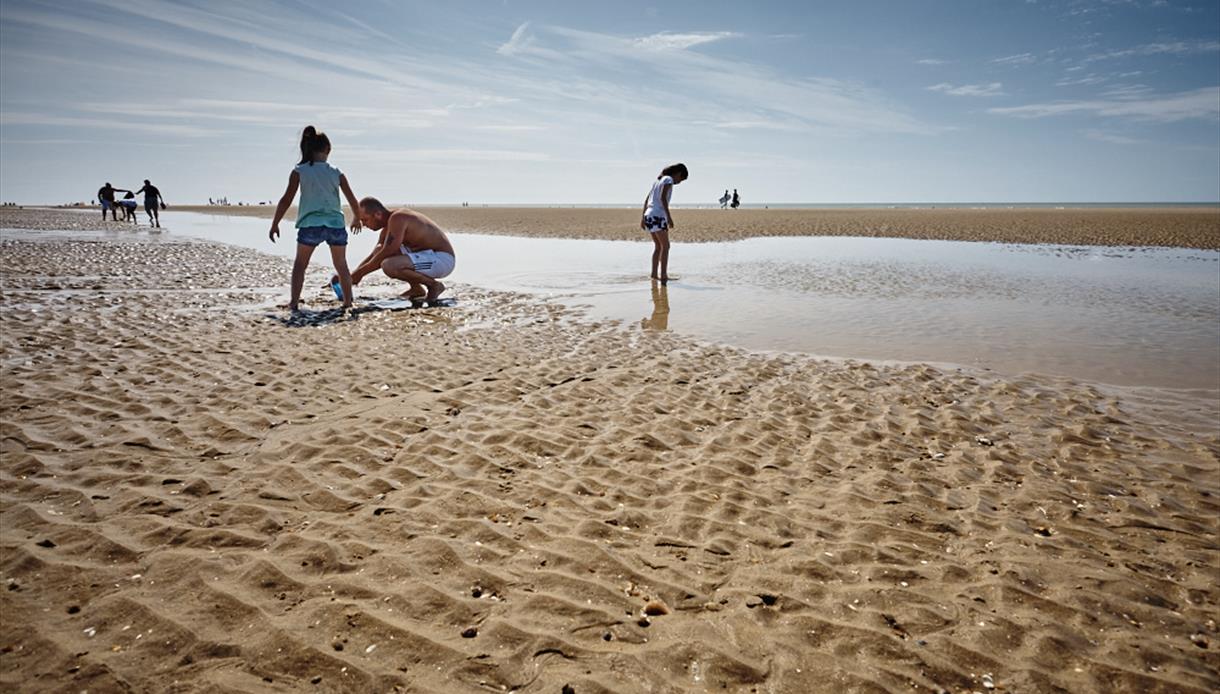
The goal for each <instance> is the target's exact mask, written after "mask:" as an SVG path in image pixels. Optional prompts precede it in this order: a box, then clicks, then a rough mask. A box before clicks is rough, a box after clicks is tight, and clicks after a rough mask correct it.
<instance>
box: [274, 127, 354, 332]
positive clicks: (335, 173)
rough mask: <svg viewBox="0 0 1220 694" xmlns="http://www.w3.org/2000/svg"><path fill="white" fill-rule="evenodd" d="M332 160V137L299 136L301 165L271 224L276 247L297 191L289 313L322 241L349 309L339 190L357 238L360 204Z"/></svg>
mask: <svg viewBox="0 0 1220 694" xmlns="http://www.w3.org/2000/svg"><path fill="white" fill-rule="evenodd" d="M328 156H330V138H329V137H327V136H326V134H325V133H320V132H318V131H317V130H316V129H315V128H314V127H313V126H312V125H309V126H306V127H305V132H303V133H301V163H300V164H297V165H296V167H295V168H294V169H293V170H292V173H291V174H290V175H289V176H288V189H287V190H285V191H284V197H282V198H280V204H279V205H278V206H277V207H276V208H275V219H273V220H271V231H270V233H269V234H268V236H269V237H270V238H271V242H272V243H275V237H277V236H279V235H280V220H281V219H283V218H284V213H286V212H287V211H288V208H289V207H290V206H291V205H292V201H293V199H295V198H296V195H297V188H300V189H301V203H300V205H298V206H297V257H296V262H294V263H293V264H292V300H291V301H289V302H288V310H290V311H296V310H297V305H298V304H299V302H300V300H301V288H302V287H303V286H304V285H305V270H306V269H307V268H308V267H309V258H310V257H311V256H312V255H313V249H314V248H317V246H318V244H320V243H322V242H323V241H325V242H326V245H328V246H330V257H331V260H332V261H333V262H334V264H335V273H336V274H338V275H339V285H340V286H341V287H342V289H343V307H344V308H351V305H352V275H351V272H349V271H348V269H347V230H346V229H344V219H343V208H342V207H340V206H339V191H340V190H342V191H343V196H344V197H346V198H347V204H348V205H349V206H351V208H352V233H353V234H357V233H360V215H359V210H360V204H359V203H358V202H357V201H356V195H355V194H354V193H352V189H351V186H349V185H348V184H347V177H346V176H344V175H343V173H342V172H341V171H339V169H336V168H335V167H333V166H331V165H330V164H328V163H327V162H326V158H327V157H328Z"/></svg>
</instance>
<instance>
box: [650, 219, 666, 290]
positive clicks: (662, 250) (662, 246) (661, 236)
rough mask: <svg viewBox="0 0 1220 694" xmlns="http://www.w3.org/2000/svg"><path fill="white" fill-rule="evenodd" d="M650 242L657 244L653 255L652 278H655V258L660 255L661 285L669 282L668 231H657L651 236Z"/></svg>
mask: <svg viewBox="0 0 1220 694" xmlns="http://www.w3.org/2000/svg"><path fill="white" fill-rule="evenodd" d="M652 240H653V242H654V243H656V244H657V250H656V251H655V252H654V253H653V258H654V260H653V265H652V276H653V277H656V276H657V267H656V266H657V261H656V257H657V255H658V254H659V255H660V264H661V278H660V279H661V284H665V283H666V282H668V281H669V231H668V230H666V231H658V232H657V233H655V234H653V235H652Z"/></svg>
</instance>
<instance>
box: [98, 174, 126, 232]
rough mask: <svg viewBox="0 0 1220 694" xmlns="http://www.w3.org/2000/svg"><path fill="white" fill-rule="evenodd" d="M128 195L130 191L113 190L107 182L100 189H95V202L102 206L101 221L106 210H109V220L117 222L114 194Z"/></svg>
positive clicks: (104, 216) (117, 215)
mask: <svg viewBox="0 0 1220 694" xmlns="http://www.w3.org/2000/svg"><path fill="white" fill-rule="evenodd" d="M116 192H117V193H130V192H131V191H130V190H125V189H123V188H115V187H114V186H112V185H110V183H109V182H107V183H106V185H104V186H102V187H101V188H98V189H97V201H98V202H100V203H101V204H102V219H105V218H106V210H110V218H111V219H113V220H114V221H116V222H117V221H119V213H118V210H116V209H114V194H115V193H116Z"/></svg>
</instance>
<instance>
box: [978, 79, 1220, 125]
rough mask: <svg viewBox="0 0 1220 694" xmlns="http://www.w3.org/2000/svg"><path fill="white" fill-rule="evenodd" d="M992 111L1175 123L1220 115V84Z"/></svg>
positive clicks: (1009, 114) (1034, 115) (1022, 115)
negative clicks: (1082, 115) (1178, 90)
mask: <svg viewBox="0 0 1220 694" xmlns="http://www.w3.org/2000/svg"><path fill="white" fill-rule="evenodd" d="M988 112H989V113H994V114H998V115H1003V116H1013V117H1016V118H1048V117H1051V116H1064V115H1069V114H1090V115H1094V116H1104V117H1108V118H1129V119H1132V120H1136V121H1152V122H1159V123H1173V122H1176V121H1182V120H1188V119H1215V118H1217V117H1220V87H1206V88H1203V89H1194V90H1191V91H1186V92H1179V93H1177V94H1166V95H1160V96H1150V95H1144V96H1135V95H1131V96H1127V97H1119V98H1109V99H1086V100H1080V101H1056V102H1051V103H1043V104H1028V105H1025V106H1008V107H1000V108H990V109H988Z"/></svg>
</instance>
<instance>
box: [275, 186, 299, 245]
mask: <svg viewBox="0 0 1220 694" xmlns="http://www.w3.org/2000/svg"><path fill="white" fill-rule="evenodd" d="M300 185H301V174H299V173H297V172H296V171H293V172H292V173H291V174H289V176H288V189H287V190H285V191H284V196H283V197H281V198H280V204H278V205H276V206H275V219H272V220H271V231H270V232H268V234H267V236H268V237H269V238H270V239H271V243H275V237H277V236H279V235H280V220H281V219H283V218H284V215H285V214H286V213H287V212H288V208H289V207H291V206H292V201H293V200H295V199H296V197H297V188H299V187H300Z"/></svg>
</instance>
